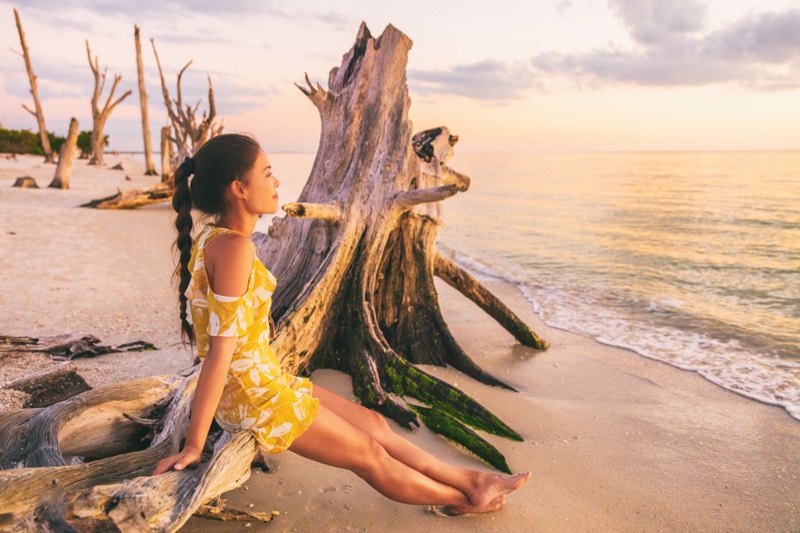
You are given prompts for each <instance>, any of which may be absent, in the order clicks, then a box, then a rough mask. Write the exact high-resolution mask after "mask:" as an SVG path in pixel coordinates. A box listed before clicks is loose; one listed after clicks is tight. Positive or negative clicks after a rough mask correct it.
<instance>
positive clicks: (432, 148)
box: [254, 24, 547, 470]
mask: <svg viewBox="0 0 800 533" xmlns="http://www.w3.org/2000/svg"><path fill="white" fill-rule="evenodd" d="M410 48H411V40H410V39H408V37H406V36H405V35H403V34H402V33H401V32H400V31H398V30H397V29H395V28H394V27H392V26H388V27H387V28H386V30H385V31H384V32H383V34H382V35H381V36H380V37H379V38H378V39H375V38H373V37H372V35H370V33H369V30H368V29H367V27H366V25H363V24H362V26H361V29H360V31H359V34H358V37H357V39H356V42H355V45H354V46H353V48H352V49H351V50H350V51H349V52H348V53H347V54H346V55H345V57H344V60H343V63H342V65H341V66H340V67H338V68H334V69H333V70H332V71H331V73H330V76H329V79H328V88H327V89H323V88H322V86H320V85H319V84H317V85H316V86H314V85H312V84H311V82H310V81H309V80H308V78H306V83H307V87H300V89H301V90H302V91H303V92H304V93H305V94H306V96H308V98H309V99H310V100H311V102H312V103H313V104H314V105H315V106H316V107H317V109H318V110H319V113H320V119H321V121H322V133H321V138H320V144H319V149H318V151H317V157H316V160H315V161H314V166H313V168H312V170H311V175H310V177H309V178H308V182H307V183H306V186H305V188H304V189H303V191H302V193H301V195H300V198H299V201H298V202H297V203H295V204H289V205H287V206H284V210H285V211H286V212H287V213H288V214H289V215H290V216H289V217H286V218H277V219H274V220H273V223H272V226H271V227H270V230H269V235H270V237H271V238H270V237H267V236H266V235H256V236H254V241H255V242H256V247H257V250H258V255H259V256H260V258H261V259H262V261H263V262H264V263H265V264H266V265H268V267H269V268H270V270H271V271H272V272H273V273H274V274H275V275H276V276H277V278H278V289H277V291H276V293H275V295H274V298H273V300H274V302H273V313H274V316H275V317H277V319H278V327H277V338H276V339H275V341H274V348H275V352H276V353H277V354H278V356H279V357H282V358H283V359H282V364H283V365H284V366H285V367H287V368H288V369H289V370H290V371H293V372H303V371H305V372H309V371H311V370H313V369H316V368H322V367H330V368H335V369H339V370H343V371H345V372H347V373H348V374H350V375H351V376H352V377H353V388H354V392H355V394H356V396H357V397H358V398H359V400H360V401H361V402H362V403H363V404H364V405H366V406H368V407H371V408H373V409H376V410H378V411H380V412H381V413H383V414H385V415H386V416H389V417H391V418H393V419H394V420H396V421H397V422H398V423H400V424H401V425H403V426H406V427H410V425H411V424H412V423H418V422H417V415H416V414H415V412H414V411H412V409H410V408H409V406H408V405H406V404H404V403H402V402H400V401H398V400H396V399H395V398H393V397H392V396H391V395H390V394H392V393H394V394H396V395H399V396H406V397H412V398H415V399H416V400H417V401H419V402H422V403H424V404H427V405H428V406H430V408H431V409H430V410H424V411H420V410H417V412H419V413H425V416H423V417H422V418H423V421H425V420H430V421H436V422H435V423H433V422H432V425H431V424H429V425H431V428H432V429H434V430H435V431H438V432H440V433H442V434H444V435H445V436H447V437H449V438H453V439H455V440H457V441H458V442H459V443H460V444H463V445H464V446H466V447H467V448H468V449H470V450H472V451H473V452H475V453H476V454H478V455H479V456H481V457H482V458H483V459H485V460H487V461H489V462H490V464H492V465H493V466H495V467H497V468H500V469H502V470H508V466H507V465H506V464H505V461H504V460H502V455H501V454H500V453H499V452H497V450H495V449H494V448H493V447H492V446H491V445H490V444H489V443H488V442H486V441H485V440H483V439H482V438H480V437H479V436H478V435H477V434H476V433H474V432H473V431H471V430H470V429H469V428H468V427H467V426H471V427H472V428H475V429H480V430H483V431H487V432H489V433H493V434H496V435H501V436H504V437H507V438H511V439H520V437H519V435H517V433H516V432H514V431H513V430H512V429H511V428H510V427H508V426H507V425H506V424H504V423H503V422H502V421H500V420H499V419H498V418H497V417H495V416H494V415H493V414H492V413H490V412H489V411H487V410H486V409H485V408H483V407H482V406H481V405H479V404H478V403H477V402H476V401H475V400H473V399H472V398H470V397H468V396H467V395H465V394H464V393H462V392H461V391H459V390H458V389H456V388H454V387H451V386H450V385H448V384H446V383H444V382H442V381H441V380H439V379H437V378H435V377H433V376H431V375H429V374H427V373H425V372H423V371H422V370H420V369H418V368H417V367H415V366H414V365H413V364H412V363H424V364H434V365H452V366H454V367H455V368H457V369H459V370H461V371H462V372H464V373H466V374H468V375H469V376H472V377H473V378H475V379H477V380H480V381H482V382H483V383H487V384H489V385H494V386H500V387H505V388H509V389H510V388H511V387H510V386H508V385H507V384H505V383H503V382H502V381H500V380H499V379H497V378H496V377H494V376H491V375H489V374H488V373H487V372H485V371H484V370H482V369H481V368H480V367H479V366H478V365H476V364H475V363H474V362H473V361H472V359H471V358H470V357H469V356H468V355H467V354H466V353H465V352H464V350H462V349H461V347H460V346H459V345H458V343H457V342H456V341H455V339H454V338H453V336H452V335H451V334H450V331H449V330H448V328H447V325H446V323H445V321H444V319H443V317H442V315H441V311H440V309H439V305H438V300H437V293H436V289H435V287H434V283H433V280H434V274H435V265H436V264H440V263H443V261H444V260H443V259H442V258H440V257H439V255H438V253H437V251H436V248H435V241H436V236H437V234H438V232H439V229H440V227H441V225H442V213H441V203H440V202H441V201H442V200H444V199H445V198H448V197H450V196H452V195H454V194H456V193H457V192H462V191H465V190H467V188H468V187H469V181H470V180H469V178H468V177H467V176H464V175H462V174H460V173H458V172H456V171H455V170H453V169H451V168H450V167H449V166H447V161H448V159H449V158H450V156H451V155H452V153H453V150H452V146H453V145H454V144H455V142H456V141H457V140H458V138H457V137H455V136H452V135H450V133H449V131H448V130H447V128H437V129H435V130H429V131H426V132H422V133H420V134H418V135H417V136H415V137H414V138H413V139H412V125H411V122H410V120H409V119H408V108H409V105H410V100H409V96H408V89H407V86H406V76H405V68H406V63H407V55H408V50H409V49H410ZM298 87H299V86H298ZM453 266H454V267H455V265H453ZM455 268H457V267H455ZM446 279H447V281H448V282H449V283H452V284H454V285H455V286H456V287H457V288H459V289H460V290H462V291H463V292H465V293H467V294H468V295H469V294H475V293H476V291H477V293H480V294H482V295H483V296H484V300H485V305H484V306H483V308H484V309H486V310H487V311H488V312H490V314H492V316H494V317H495V318H498V319H499V320H500V321H501V324H503V325H504V326H506V327H509V326H510V325H513V327H511V328H510V331H511V332H512V334H514V335H515V336H516V337H517V338H518V339H519V340H520V342H523V343H524V344H526V345H529V346H533V347H535V348H539V349H544V348H546V347H547V344H546V343H545V342H544V341H542V340H541V339H539V338H538V337H536V335H535V334H534V333H533V332H531V331H530V330H529V329H528V328H527V327H526V326H525V325H524V324H522V323H521V322H520V321H519V319H518V318H517V317H516V316H514V315H513V313H511V312H510V310H508V308H506V307H505V306H504V305H502V303H501V302H499V300H497V299H496V298H494V297H491V298H488V297H487V295H490V293H489V291H488V290H486V289H485V288H483V287H481V286H480V284H479V283H478V282H477V281H475V280H474V279H472V278H467V277H466V276H461V277H458V276H452V275H451V276H449V277H447V278H446ZM466 281H468V283H465V282H466Z"/></svg>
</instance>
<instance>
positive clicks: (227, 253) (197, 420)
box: [153, 235, 254, 476]
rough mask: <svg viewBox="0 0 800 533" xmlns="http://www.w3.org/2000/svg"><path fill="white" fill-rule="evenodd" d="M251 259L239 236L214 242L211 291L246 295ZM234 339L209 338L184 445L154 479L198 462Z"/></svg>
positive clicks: (163, 463) (210, 256)
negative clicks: (171, 470)
mask: <svg viewBox="0 0 800 533" xmlns="http://www.w3.org/2000/svg"><path fill="white" fill-rule="evenodd" d="M253 257H254V251H253V244H252V243H251V242H250V240H249V239H247V238H246V237H244V236H242V235H225V236H223V237H220V238H219V239H217V241H214V243H212V245H209V246H208V247H207V248H206V251H205V259H206V272H207V273H208V282H209V285H210V286H211V290H212V291H214V292H215V293H217V294H230V295H239V294H245V293H246V292H247V285H248V282H249V280H250V274H251V271H252V269H253ZM237 340H238V337H216V336H212V337H209V347H208V354H206V357H205V359H204V360H203V366H202V368H201V369H200V376H199V377H198V379H197V389H196V390H195V393H194V400H193V401H192V415H191V418H190V419H189V428H188V430H187V431H186V442H185V444H184V446H183V449H182V450H181V452H180V453H178V454H175V455H171V456H170V457H167V458H166V459H163V460H161V461H160V462H159V463H158V466H156V469H155V471H154V472H153V475H154V476H156V475H158V474H162V473H164V472H166V471H168V470H170V469H172V468H174V469H175V470H182V469H184V468H186V467H187V466H192V465H196V464H198V463H199V462H200V455H201V454H202V452H203V446H205V443H206V438H207V437H208V430H209V428H210V427H211V421H212V420H213V419H214V413H215V412H216V410H217V405H218V404H219V400H220V398H221V397H222V390H223V389H224V387H225V376H226V374H227V372H228V367H229V366H230V363H231V357H233V352H234V350H235V349H236V342H237Z"/></svg>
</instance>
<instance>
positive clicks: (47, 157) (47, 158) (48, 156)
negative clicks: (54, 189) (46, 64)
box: [14, 8, 55, 163]
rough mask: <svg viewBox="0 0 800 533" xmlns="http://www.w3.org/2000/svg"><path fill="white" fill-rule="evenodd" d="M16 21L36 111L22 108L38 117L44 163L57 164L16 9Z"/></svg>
mask: <svg viewBox="0 0 800 533" xmlns="http://www.w3.org/2000/svg"><path fill="white" fill-rule="evenodd" d="M14 19H15V20H16V21H17V31H19V42H20V44H21V45H22V54H21V55H22V57H24V58H25V68H26V69H27V70H28V80H29V81H30V84H31V95H33V107H34V109H35V111H31V109H30V108H29V107H28V106H26V105H25V104H22V108H23V109H25V111H27V112H28V113H30V114H31V115H33V116H34V117H36V123H37V124H38V126H39V138H40V139H41V141H42V150H43V151H44V162H45V163H55V156H54V155H53V149H52V148H51V147H50V137H48V136H47V126H46V125H45V123H44V111H43V110H42V104H41V103H40V102H39V88H38V87H37V85H36V76H35V75H34V73H33V66H32V65H31V54H30V52H29V51H28V44H27V43H26V42H25V32H23V31H22V22H21V21H20V19H19V13H18V12H17V10H16V8H15V9H14Z"/></svg>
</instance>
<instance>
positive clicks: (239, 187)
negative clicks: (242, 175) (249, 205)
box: [228, 180, 245, 200]
mask: <svg viewBox="0 0 800 533" xmlns="http://www.w3.org/2000/svg"><path fill="white" fill-rule="evenodd" d="M244 189H245V184H244V182H243V181H239V180H233V181H232V182H231V183H230V185H228V192H230V194H231V196H232V197H233V198H238V199H242V200H244V199H245V194H244Z"/></svg>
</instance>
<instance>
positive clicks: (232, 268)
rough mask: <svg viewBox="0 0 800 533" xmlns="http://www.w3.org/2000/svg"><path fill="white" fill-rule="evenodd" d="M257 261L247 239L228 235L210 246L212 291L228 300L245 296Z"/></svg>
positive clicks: (208, 269) (207, 259)
mask: <svg viewBox="0 0 800 533" xmlns="http://www.w3.org/2000/svg"><path fill="white" fill-rule="evenodd" d="M254 258H255V250H254V248H253V243H252V242H251V241H250V239H248V238H247V237H245V236H244V235H240V234H238V233H228V234H225V235H221V236H220V237H218V238H216V239H215V240H214V242H212V243H209V245H208V246H207V247H206V250H205V263H206V273H207V274H208V282H209V284H210V285H211V290H212V291H214V292H215V293H216V294H221V295H224V296H242V295H243V294H244V293H246V292H247V285H248V282H249V280H250V273H251V271H252V270H253V260H254Z"/></svg>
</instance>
